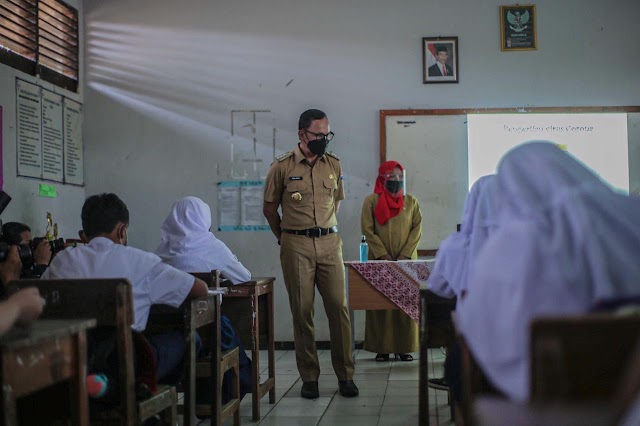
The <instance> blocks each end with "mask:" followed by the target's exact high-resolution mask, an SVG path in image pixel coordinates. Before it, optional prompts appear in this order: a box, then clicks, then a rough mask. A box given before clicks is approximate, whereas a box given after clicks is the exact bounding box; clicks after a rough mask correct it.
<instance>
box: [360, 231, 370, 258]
mask: <svg viewBox="0 0 640 426" xmlns="http://www.w3.org/2000/svg"><path fill="white" fill-rule="evenodd" d="M367 260H369V244H367V238H366V237H365V236H364V235H363V236H362V240H361V241H360V262H366V261H367Z"/></svg>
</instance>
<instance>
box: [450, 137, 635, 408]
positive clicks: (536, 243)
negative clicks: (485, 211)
mask: <svg viewBox="0 0 640 426" xmlns="http://www.w3.org/2000/svg"><path fill="white" fill-rule="evenodd" d="M497 189H498V191H497V193H498V194H500V196H501V198H502V203H501V204H500V207H499V210H500V211H499V212H498V218H499V225H498V228H497V229H496V230H495V232H493V233H492V234H491V236H490V237H489V239H488V241H487V242H486V243H485V245H484V247H483V248H482V250H481V251H480V253H479V254H478V256H477V258H476V259H474V261H473V263H472V265H471V269H470V271H469V277H470V279H472V280H473V282H472V284H470V285H469V288H468V292H467V296H466V298H465V301H464V303H463V304H462V306H461V308H460V309H458V311H459V319H460V327H461V330H462V333H463V334H464V336H465V338H466V340H467V342H468V344H469V347H470V350H471V352H472V353H473V355H474V357H475V358H476V360H477V361H478V363H479V365H480V367H481V368H482V370H483V371H484V373H485V374H486V375H487V377H488V378H489V380H490V381H491V382H492V383H493V384H494V385H495V386H496V387H497V388H498V389H499V390H500V391H502V392H503V393H505V394H506V395H507V396H508V397H510V398H511V399H514V400H520V401H522V400H527V399H528V398H529V390H530V383H529V382H530V376H529V368H530V366H529V337H530V332H529V325H530V323H531V320H532V319H533V318H536V317H541V316H547V315H565V314H566V315H573V314H584V313H587V312H589V311H591V310H593V309H594V307H596V306H598V305H600V304H602V303H606V302H610V301H613V300H617V301H623V300H633V299H634V298H638V297H639V296H640V280H638V277H639V276H640V263H638V262H637V259H636V258H635V257H636V254H637V253H640V222H639V221H638V218H640V199H638V198H635V197H629V196H628V195H623V194H621V193H618V192H616V191H614V190H612V189H611V188H610V187H609V186H608V185H607V184H605V183H604V182H602V181H601V180H600V179H599V178H598V176H596V175H595V174H594V173H593V172H592V171H591V170H589V169H587V168H586V167H585V166H584V165H583V164H582V163H580V162H579V161H577V160H576V159H575V158H574V157H572V156H571V155H569V154H567V153H565V152H563V151H561V150H560V149H558V148H556V147H555V146H554V145H553V144H550V143H542V142H534V143H528V144H524V145H520V146H518V147H516V148H514V149H513V150H511V151H509V152H508V153H507V154H506V155H505V156H504V157H503V158H502V160H501V161H500V164H499V166H498V173H497Z"/></svg>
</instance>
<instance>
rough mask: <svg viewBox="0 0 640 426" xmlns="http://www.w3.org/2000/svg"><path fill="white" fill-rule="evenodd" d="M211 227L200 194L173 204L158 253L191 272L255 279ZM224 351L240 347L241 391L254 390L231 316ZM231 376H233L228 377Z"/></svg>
mask: <svg viewBox="0 0 640 426" xmlns="http://www.w3.org/2000/svg"><path fill="white" fill-rule="evenodd" d="M210 229H211V209H210V208H209V206H208V205H207V204H206V203H205V202H204V201H202V200H201V199H199V198H197V197H185V198H182V199H180V200H178V201H176V202H175V203H173V206H172V207H171V212H170V213H169V215H168V216H167V218H166V219H165V220H164V222H163V223H162V227H161V228H160V231H161V243H160V246H159V247H158V249H157V250H156V254H157V255H158V256H160V257H161V258H162V260H163V261H164V262H166V263H168V264H169V265H171V266H173V267H175V268H178V269H180V270H183V271H187V272H208V271H212V270H214V269H218V270H219V271H221V273H222V274H223V275H224V276H225V277H226V278H228V279H230V280H231V282H232V283H233V284H240V283H243V282H246V281H249V280H250V279H251V272H249V270H248V269H247V268H245V267H244V266H243V265H242V263H240V261H239V260H238V258H237V257H236V256H235V255H234V254H233V253H232V252H231V250H229V248H228V247H227V246H226V245H225V244H224V243H223V242H222V241H220V240H219V239H217V238H216V237H215V236H214V235H213V233H212V232H211V231H210ZM220 319H221V324H220V331H221V334H222V336H221V346H222V350H231V349H234V348H236V347H240V351H239V353H240V393H241V397H243V396H244V395H245V394H246V393H247V392H248V391H249V390H250V389H251V380H252V372H251V360H250V359H249V358H248V357H247V355H246V353H245V351H244V349H243V348H242V345H241V342H240V338H239V337H238V335H237V333H236V332H235V331H234V329H233V327H232V325H231V322H230V321H229V319H228V318H227V317H226V316H224V315H221V317H220ZM230 374H231V373H230V372H229V373H228V374H227V375H225V379H224V381H223V387H222V389H223V394H222V402H223V403H226V402H227V401H229V400H230V399H231V397H232V381H231V378H230V377H229V375H230ZM228 377H229V378H228ZM205 385H206V383H203V382H201V381H198V382H197V391H196V395H197V398H198V400H200V401H202V402H203V403H204V402H206V398H207V395H208V392H207V391H206V387H205Z"/></svg>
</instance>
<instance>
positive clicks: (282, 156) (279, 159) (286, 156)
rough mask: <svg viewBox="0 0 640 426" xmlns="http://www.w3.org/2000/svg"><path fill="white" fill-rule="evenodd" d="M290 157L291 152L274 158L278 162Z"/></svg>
mask: <svg viewBox="0 0 640 426" xmlns="http://www.w3.org/2000/svg"><path fill="white" fill-rule="evenodd" d="M292 155H293V151H289V152H285V153H284V154H282V155H280V156H278V157H276V160H278V161H282V160H286V159H287V158H289V157H291V156H292Z"/></svg>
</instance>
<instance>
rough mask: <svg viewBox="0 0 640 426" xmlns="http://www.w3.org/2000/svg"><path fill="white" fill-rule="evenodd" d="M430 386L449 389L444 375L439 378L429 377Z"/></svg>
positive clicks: (444, 389)
mask: <svg viewBox="0 0 640 426" xmlns="http://www.w3.org/2000/svg"><path fill="white" fill-rule="evenodd" d="M428 386H429V387H430V388H432V389H438V390H443V391H448V390H449V386H448V385H447V381H446V380H445V379H444V377H441V378H439V379H429V384H428Z"/></svg>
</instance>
